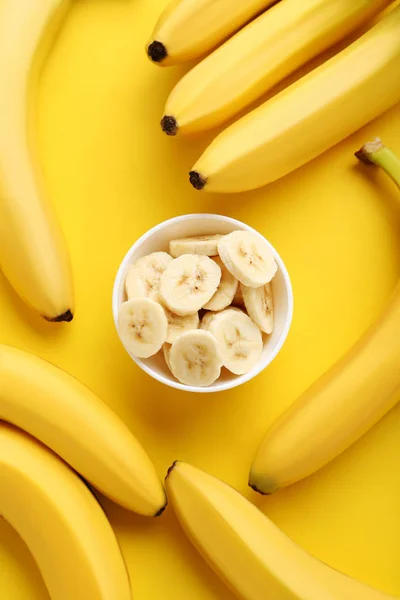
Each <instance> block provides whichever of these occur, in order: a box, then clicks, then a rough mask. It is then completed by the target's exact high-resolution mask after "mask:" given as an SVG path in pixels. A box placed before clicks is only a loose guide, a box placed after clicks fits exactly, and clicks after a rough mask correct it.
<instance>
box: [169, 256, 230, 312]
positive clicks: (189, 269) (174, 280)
mask: <svg viewBox="0 0 400 600" xmlns="http://www.w3.org/2000/svg"><path fill="white" fill-rule="evenodd" d="M220 280H221V269H220V267H219V266H218V265H217V263H216V262H214V261H213V260H211V258H208V256H197V255H195V254H183V255H182V256H179V258H175V259H174V260H172V261H171V262H170V263H169V265H168V266H167V268H166V269H165V271H164V273H163V274H162V276H161V282H160V290H159V291H160V298H161V300H162V302H163V303H164V304H165V305H166V306H167V308H169V310H170V311H171V312H173V313H175V314H176V315H180V316H182V317H185V316H186V315H194V314H196V312H198V311H199V310H200V309H201V308H202V307H203V306H204V304H206V303H207V302H208V301H209V300H210V299H211V298H212V296H213V295H214V294H215V292H216V291H217V288H218V286H219V282H220Z"/></svg>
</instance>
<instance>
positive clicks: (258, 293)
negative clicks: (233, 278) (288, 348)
mask: <svg viewBox="0 0 400 600" xmlns="http://www.w3.org/2000/svg"><path fill="white" fill-rule="evenodd" d="M240 288H241V291H242V296H243V301H244V305H245V307H246V310H247V314H248V315H249V317H250V318H251V320H252V321H254V323H255V324H256V325H257V326H258V327H259V328H260V329H261V331H263V332H264V333H268V334H271V333H272V332H273V330H274V302H273V297H272V286H271V284H270V283H267V284H266V285H263V286H262V287H259V288H251V287H247V286H246V285H242V284H240Z"/></svg>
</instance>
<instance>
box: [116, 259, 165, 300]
mask: <svg viewBox="0 0 400 600" xmlns="http://www.w3.org/2000/svg"><path fill="white" fill-rule="evenodd" d="M171 260H172V256H170V255H169V254H167V253H166V252H153V253H152V254H149V255H147V256H143V257H142V258H139V259H138V260H137V261H136V262H135V263H134V264H133V265H132V267H131V268H130V269H129V271H128V274H127V276H126V280H125V290H126V295H127V296H128V300H130V299H131V298H150V299H151V300H155V301H156V302H157V301H158V290H159V288H160V279H161V275H162V274H163V273H164V271H165V269H166V268H167V265H168V263H170V262H171Z"/></svg>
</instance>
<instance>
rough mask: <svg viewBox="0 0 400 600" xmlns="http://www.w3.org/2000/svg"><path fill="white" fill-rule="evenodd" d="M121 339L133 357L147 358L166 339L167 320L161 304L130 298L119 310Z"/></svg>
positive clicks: (149, 300)
mask: <svg viewBox="0 0 400 600" xmlns="http://www.w3.org/2000/svg"><path fill="white" fill-rule="evenodd" d="M118 328H119V332H120V335H121V339H122V341H123V343H124V345H125V346H126V348H127V349H128V350H129V352H130V353H131V354H133V356H136V357H138V358H149V356H153V354H157V352H158V351H159V350H161V347H162V345H163V344H164V342H165V341H166V339H167V333H168V320H167V317H166V315H165V311H164V309H163V307H162V306H161V304H158V303H157V302H155V301H154V300H151V299H150V298H132V299H131V300H128V301H127V302H124V303H123V304H122V305H121V308H120V309H119V315H118Z"/></svg>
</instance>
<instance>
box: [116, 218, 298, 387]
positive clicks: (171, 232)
mask: <svg viewBox="0 0 400 600" xmlns="http://www.w3.org/2000/svg"><path fill="white" fill-rule="evenodd" d="M238 229H244V230H247V231H251V232H252V233H255V234H256V235H257V236H259V237H261V238H263V236H262V235H261V234H260V233H258V231H256V230H255V229H253V228H252V227H249V226H248V225H246V224H245V223H242V222H240V221H236V220H235V219H231V218H230V217H224V216H222V215H209V214H197V215H183V216H180V217H175V218H173V219H170V220H169V221H164V222H163V223H160V224H159V225H156V227H153V229H150V231H148V232H147V233H145V234H144V235H143V236H142V237H141V238H139V239H138V240H137V242H135V244H133V246H132V247H131V249H130V250H129V251H128V252H127V254H126V256H125V258H124V260H123V261H122V263H121V266H120V267H119V269H118V273H117V276H116V278H115V283H114V289H113V299H112V308H113V315H114V322H115V327H116V329H117V332H118V335H119V331H118V311H119V307H120V306H121V304H122V302H124V301H125V300H126V299H127V298H126V295H125V278H126V274H127V272H128V270H129V267H130V265H132V264H133V263H134V262H135V261H136V260H137V259H138V258H141V257H142V256H146V255H147V254H150V253H151V252H159V251H165V252H168V248H169V242H170V240H173V239H176V238H182V237H189V236H195V235H208V234H214V233H223V234H227V233H230V232H231V231H236V230H238ZM263 239H265V238H263ZM267 243H268V245H269V247H270V248H271V250H272V252H273V254H274V257H275V260H276V262H277V264H278V271H277V274H276V275H275V277H274V279H273V280H272V288H273V297H274V311H275V325H274V331H273V333H272V334H271V335H270V336H266V337H265V342H264V349H263V352H262V355H261V357H260V361H259V362H258V364H257V365H256V366H255V367H254V368H253V369H252V370H251V371H250V372H249V373H246V374H245V375H234V374H233V373H230V372H228V371H227V370H226V369H223V370H222V374H221V377H220V378H219V379H218V380H217V381H215V382H214V383H213V384H211V385H209V386H207V387H199V386H191V385H185V384H182V383H180V382H179V381H177V380H176V379H175V377H174V376H173V375H172V374H171V372H170V371H169V369H168V367H167V365H166V363H165V360H164V357H163V355H162V351H161V352H159V353H158V354H157V355H156V356H152V357H150V358H147V359H141V358H136V357H135V356H132V354H131V353H130V352H129V350H128V349H127V348H126V347H125V349H126V351H127V352H128V354H129V355H130V356H131V358H132V360H134V361H135V363H136V364H137V365H139V367H140V368H141V369H143V371H145V372H146V373H148V374H149V375H151V376H152V377H154V379H157V380H158V381H161V383H165V385H169V386H171V387H174V388H176V389H179V390H185V391H188V392H202V393H204V392H221V391H223V390H229V389H231V388H234V387H236V386H238V385H241V384H242V383H245V382H246V381H249V380H250V379H252V378H253V377H255V376H256V375H258V374H259V373H260V372H261V371H263V370H264V369H265V367H267V366H268V365H269V364H270V363H271V362H272V361H273V359H274V358H275V357H276V355H277V354H278V352H279V351H280V349H281V348H282V346H283V344H284V342H285V340H286V338H287V335H288V333H289V329H290V325H291V322H292V316H293V292H292V286H291V283H290V278H289V274H288V272H287V270H286V267H285V265H284V263H283V260H282V259H281V257H280V256H279V254H278V253H277V251H276V250H275V248H274V247H273V246H272V245H271V244H270V243H269V242H267ZM119 337H120V339H121V336H119Z"/></svg>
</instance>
